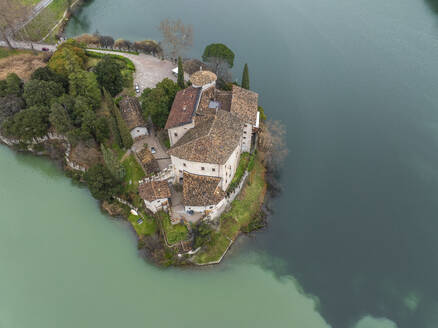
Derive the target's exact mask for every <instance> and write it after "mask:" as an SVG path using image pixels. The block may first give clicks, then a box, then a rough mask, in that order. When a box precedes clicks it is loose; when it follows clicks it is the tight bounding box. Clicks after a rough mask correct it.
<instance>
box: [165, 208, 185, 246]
mask: <svg viewBox="0 0 438 328" xmlns="http://www.w3.org/2000/svg"><path fill="white" fill-rule="evenodd" d="M157 215H158V217H159V219H160V220H161V223H162V226H163V229H164V232H165V234H166V237H167V241H168V242H169V244H171V245H172V244H175V243H177V242H180V241H183V240H186V239H187V238H188V232H189V231H188V230H187V227H186V226H185V225H184V224H180V223H178V224H172V223H171V222H170V216H169V214H168V213H166V212H163V211H160V212H158V214H157Z"/></svg>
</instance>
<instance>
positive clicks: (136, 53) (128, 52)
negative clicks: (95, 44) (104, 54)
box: [87, 47, 140, 55]
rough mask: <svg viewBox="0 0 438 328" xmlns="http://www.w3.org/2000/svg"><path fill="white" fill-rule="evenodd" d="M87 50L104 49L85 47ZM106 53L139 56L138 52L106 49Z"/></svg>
mask: <svg viewBox="0 0 438 328" xmlns="http://www.w3.org/2000/svg"><path fill="white" fill-rule="evenodd" d="M87 49H92V50H104V49H101V48H89V47H87ZM108 51H113V52H120V53H122V54H129V55H139V54H140V53H139V52H138V51H125V50H118V49H108Z"/></svg>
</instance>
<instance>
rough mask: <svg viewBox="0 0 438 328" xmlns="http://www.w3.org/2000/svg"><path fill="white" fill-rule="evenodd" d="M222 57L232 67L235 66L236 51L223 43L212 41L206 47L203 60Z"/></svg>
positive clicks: (209, 60) (210, 60)
mask: <svg viewBox="0 0 438 328" xmlns="http://www.w3.org/2000/svg"><path fill="white" fill-rule="evenodd" d="M218 59H222V60H224V61H226V62H227V63H228V65H229V67H230V68H232V67H233V66H234V52H233V51H231V49H230V48H228V47H227V46H226V45H225V44H223V43H212V44H210V45H208V46H207V47H205V49H204V53H203V54H202V60H203V61H204V62H206V63H209V62H212V61H217V60H218Z"/></svg>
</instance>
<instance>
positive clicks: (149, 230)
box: [128, 213, 157, 237]
mask: <svg viewBox="0 0 438 328" xmlns="http://www.w3.org/2000/svg"><path fill="white" fill-rule="evenodd" d="M142 214H143V213H142ZM139 218H140V217H139V216H136V215H133V214H131V215H129V217H128V220H129V222H131V224H132V226H133V227H134V229H135V231H136V232H137V234H138V235H139V237H143V236H147V235H153V234H155V232H156V231H157V223H156V222H155V219H154V218H151V217H149V216H146V215H144V220H143V223H141V224H138V223H137V220H138V219H139Z"/></svg>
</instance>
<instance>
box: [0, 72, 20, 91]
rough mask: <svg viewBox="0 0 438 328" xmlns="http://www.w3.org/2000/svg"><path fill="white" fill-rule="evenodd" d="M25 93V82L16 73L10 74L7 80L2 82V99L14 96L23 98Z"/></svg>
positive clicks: (0, 84) (0, 85)
mask: <svg viewBox="0 0 438 328" xmlns="http://www.w3.org/2000/svg"><path fill="white" fill-rule="evenodd" d="M22 93H23V81H22V80H21V79H20V78H19V77H18V75H17V74H15V73H9V74H8V75H7V76H6V79H5V80H1V81H0V97H4V96H8V95H14V96H17V97H19V96H21V94H22Z"/></svg>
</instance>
